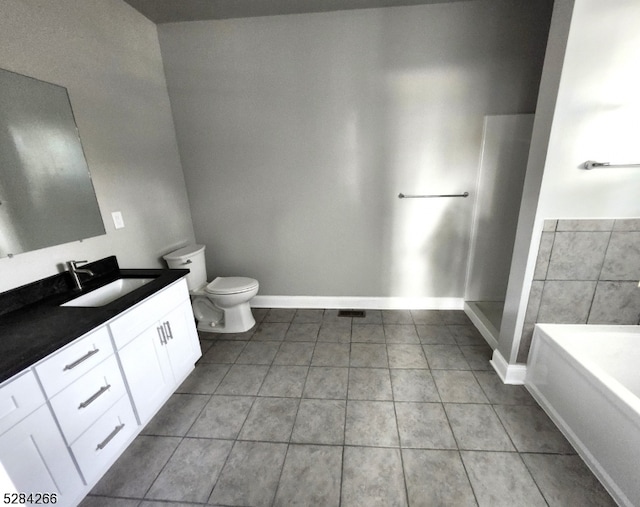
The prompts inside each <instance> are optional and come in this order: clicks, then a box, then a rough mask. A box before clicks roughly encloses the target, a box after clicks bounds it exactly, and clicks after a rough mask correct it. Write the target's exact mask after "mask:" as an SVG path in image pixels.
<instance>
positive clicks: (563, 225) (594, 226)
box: [556, 220, 615, 231]
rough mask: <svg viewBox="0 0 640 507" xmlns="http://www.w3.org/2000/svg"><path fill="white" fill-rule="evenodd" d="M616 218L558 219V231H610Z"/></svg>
mask: <svg viewBox="0 0 640 507" xmlns="http://www.w3.org/2000/svg"><path fill="white" fill-rule="evenodd" d="M614 222H615V220H558V227H557V228H556V230H557V231H610V230H611V229H613V224H614Z"/></svg>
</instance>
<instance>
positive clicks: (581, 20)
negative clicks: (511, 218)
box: [499, 0, 640, 363]
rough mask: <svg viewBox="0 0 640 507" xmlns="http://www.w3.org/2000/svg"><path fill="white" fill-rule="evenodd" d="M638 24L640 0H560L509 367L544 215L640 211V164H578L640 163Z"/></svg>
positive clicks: (510, 316)
mask: <svg viewBox="0 0 640 507" xmlns="http://www.w3.org/2000/svg"><path fill="white" fill-rule="evenodd" d="M572 9H573V12H572ZM639 20H640V3H638V2H637V0H612V1H610V2H601V1H599V0H575V5H574V0H556V6H555V13H554V21H553V22H552V27H551V35H550V41H551V42H550V43H551V44H552V45H551V46H550V47H551V48H553V50H552V51H551V52H550V53H549V55H548V58H547V61H546V62H545V71H544V72H543V79H542V84H541V88H540V102H539V105H538V111H540V112H543V114H538V115H537V116H536V123H535V126H534V136H533V140H532V150H531V156H530V158H529V164H528V170H527V172H528V174H527V180H528V182H529V184H528V183H527V181H526V182H525V199H523V209H524V210H525V211H526V213H523V212H521V217H520V223H519V226H518V227H519V228H518V237H517V239H516V252H517V257H516V256H514V265H513V266H512V272H511V277H510V281H509V289H508V298H507V299H508V301H507V303H508V304H507V306H506V307H505V319H504V320H503V326H502V330H501V336H500V346H499V349H500V353H501V354H502V356H503V357H504V358H505V359H506V360H507V361H508V362H509V363H515V360H516V354H517V350H518V345H519V336H520V334H521V331H522V324H523V322H524V312H525V310H526V304H527V301H528V295H529V289H530V286H531V280H532V278H533V268H534V264H535V259H536V255H537V249H538V244H539V241H540V234H541V231H542V222H543V220H544V219H546V218H548V219H555V218H633V217H639V216H640V199H639V198H638V196H640V169H638V168H636V169H631V168H629V169H602V170H591V171H586V170H583V169H580V168H579V166H580V165H581V164H582V163H583V162H585V161H586V160H590V159H591V160H598V161H603V162H611V163H617V162H636V163H638V162H640V145H639V144H638V135H637V134H638V120H637V118H638V117H639V114H640V95H639V94H638V92H637V83H638V80H639V78H640V32H639V31H638V22H639ZM554 25H555V27H556V28H555V29H554ZM567 34H568V38H567ZM564 40H566V51H564V47H563V46H564V42H563V41H564ZM554 42H555V43H554ZM534 146H535V148H534Z"/></svg>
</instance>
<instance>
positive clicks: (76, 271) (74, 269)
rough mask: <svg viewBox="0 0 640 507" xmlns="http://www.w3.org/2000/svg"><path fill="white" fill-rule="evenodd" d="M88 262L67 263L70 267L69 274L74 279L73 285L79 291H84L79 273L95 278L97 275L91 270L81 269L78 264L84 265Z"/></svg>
mask: <svg viewBox="0 0 640 507" xmlns="http://www.w3.org/2000/svg"><path fill="white" fill-rule="evenodd" d="M84 262H87V261H69V262H67V266H69V273H71V278H73V283H74V285H75V286H76V289H77V290H82V282H81V281H80V277H79V276H78V274H79V273H84V274H85V275H89V276H94V275H95V273H94V272H93V271H91V270H90V269H79V268H78V264H80V263H84Z"/></svg>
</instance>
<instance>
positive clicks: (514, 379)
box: [489, 349, 527, 385]
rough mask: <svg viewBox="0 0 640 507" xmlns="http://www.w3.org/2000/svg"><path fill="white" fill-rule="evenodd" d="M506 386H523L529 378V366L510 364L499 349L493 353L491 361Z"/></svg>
mask: <svg viewBox="0 0 640 507" xmlns="http://www.w3.org/2000/svg"><path fill="white" fill-rule="evenodd" d="M489 363H490V364H491V366H493V369H494V370H495V371H496V373H497V374H498V376H499V377H500V380H502V382H503V383H504V384H512V385H523V384H524V379H525V378H526V376H527V366H526V365H524V364H509V363H508V362H507V360H506V359H505V358H504V357H503V355H502V354H501V353H500V351H499V350H498V349H495V350H494V351H493V356H492V357H491V361H489Z"/></svg>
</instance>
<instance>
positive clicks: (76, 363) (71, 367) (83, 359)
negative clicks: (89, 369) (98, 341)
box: [62, 349, 100, 371]
mask: <svg viewBox="0 0 640 507" xmlns="http://www.w3.org/2000/svg"><path fill="white" fill-rule="evenodd" d="M98 352H100V349H94V350H90V351H89V352H87V353H86V354H85V355H84V356H82V357H81V358H80V359H76V360H75V361H74V362H73V363H69V364H68V365H67V366H65V367H64V368H63V369H62V371H67V370H72V369H73V368H75V367H76V366H78V365H79V364H80V363H81V362H83V361H86V360H87V359H89V358H90V357H91V356H92V355H94V354H97V353H98Z"/></svg>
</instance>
